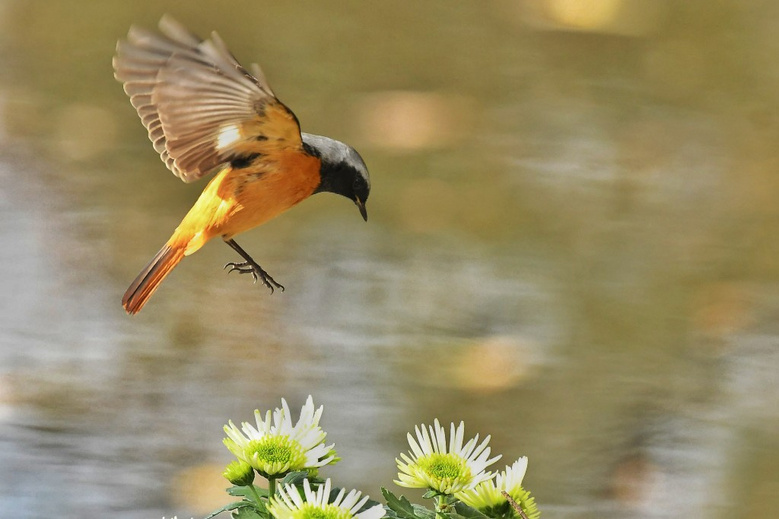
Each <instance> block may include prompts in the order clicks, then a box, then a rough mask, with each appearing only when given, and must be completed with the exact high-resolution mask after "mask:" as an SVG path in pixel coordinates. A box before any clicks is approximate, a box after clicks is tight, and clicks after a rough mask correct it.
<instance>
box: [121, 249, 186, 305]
mask: <svg viewBox="0 0 779 519" xmlns="http://www.w3.org/2000/svg"><path fill="white" fill-rule="evenodd" d="M184 251H185V249H184V248H183V247H176V246H175V245H174V246H171V245H170V243H166V244H165V246H164V247H162V248H161V249H160V251H159V252H158V253H157V255H156V256H154V257H153V258H152V260H151V261H150V262H149V264H148V265H146V267H145V268H144V269H143V270H142V271H141V273H140V274H138V277H136V278H135V281H133V282H132V284H131V285H130V288H128V289H127V292H125V293H124V297H122V306H123V307H124V309H125V311H126V312H127V313H128V314H137V313H138V312H140V311H141V308H143V305H145V304H146V301H148V300H149V298H150V297H151V296H152V294H153V293H154V291H155V290H157V287H158V286H159V284H160V283H162V280H163V279H165V277H166V276H167V275H168V274H170V271H171V270H173V268H174V267H175V266H176V265H178V264H179V262H180V261H181V260H182V259H183V258H184Z"/></svg>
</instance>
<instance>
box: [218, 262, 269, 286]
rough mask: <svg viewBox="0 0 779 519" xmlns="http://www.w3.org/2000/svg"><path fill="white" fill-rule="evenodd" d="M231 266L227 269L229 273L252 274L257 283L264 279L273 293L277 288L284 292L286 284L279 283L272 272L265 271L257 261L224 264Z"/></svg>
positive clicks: (264, 282)
mask: <svg viewBox="0 0 779 519" xmlns="http://www.w3.org/2000/svg"><path fill="white" fill-rule="evenodd" d="M228 267H230V270H228V271H227V273H228V274H229V273H230V272H233V271H235V272H238V273H239V274H251V275H252V277H253V278H254V282H255V283H256V282H257V281H258V280H260V281H262V284H263V285H265V286H266V287H268V288H270V293H271V294H272V293H273V292H274V290H276V289H277V288H278V289H279V290H281V291H282V292H284V285H282V284H281V283H277V282H276V280H275V279H273V278H272V277H271V275H270V274H268V273H267V272H265V271H264V270H263V269H262V267H260V266H259V265H258V264H257V263H254V262H250V261H242V262H241V263H235V262H232V261H231V262H230V263H228V264H227V265H225V266H224V268H228Z"/></svg>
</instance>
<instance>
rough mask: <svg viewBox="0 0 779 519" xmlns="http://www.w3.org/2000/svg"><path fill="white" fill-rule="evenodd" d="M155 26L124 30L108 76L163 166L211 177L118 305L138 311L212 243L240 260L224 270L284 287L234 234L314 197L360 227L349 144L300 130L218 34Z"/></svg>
mask: <svg viewBox="0 0 779 519" xmlns="http://www.w3.org/2000/svg"><path fill="white" fill-rule="evenodd" d="M159 29H160V32H159V33H158V32H152V31H149V30H145V29H142V28H138V27H131V28H130V31H129V33H128V35H127V39H126V40H123V41H120V42H119V43H118V44H117V47H116V56H115V57H114V59H113V66H114V72H115V74H114V75H115V77H116V79H117V80H119V81H120V82H122V83H123V84H124V91H125V92H126V93H127V95H128V96H130V102H131V103H132V105H133V107H135V109H136V110H137V112H138V115H139V117H140V118H141V121H142V122H143V125H144V126H145V127H146V129H147V130H148V133H149V139H151V141H152V143H153V144H154V149H155V150H156V151H157V153H159V154H160V158H161V159H162V161H163V162H164V163H165V165H166V166H167V167H168V169H170V170H171V171H172V172H173V174H175V175H176V176H177V177H179V178H180V179H181V180H183V181H184V182H194V181H195V180H198V179H200V178H201V177H203V176H206V175H214V176H213V178H212V179H211V181H210V182H209V183H208V185H207V186H206V188H205V189H204V190H203V193H202V194H201V195H200V197H199V198H198V200H197V201H196V202H195V204H194V206H193V207H192V209H190V211H189V212H188V213H187V215H186V216H185V217H184V219H183V220H182V221H181V224H180V225H179V226H178V227H177V228H176V230H175V231H173V235H172V236H171V237H170V239H169V240H168V241H167V243H165V245H163V247H162V248H161V249H160V250H159V252H158V253H157V254H156V256H154V258H152V260H151V261H150V262H149V264H148V265H146V267H145V268H144V269H143V270H142V271H141V273H140V274H138V277H136V278H135V281H133V282H132V284H131V285H130V287H129V288H128V289H127V292H125V294H124V297H123V298H122V306H123V307H124V309H125V310H126V311H127V313H129V314H135V313H137V312H139V311H140V310H141V308H143V306H144V305H145V304H146V302H147V301H148V300H149V298H150V297H151V296H152V294H153V293H154V291H155V290H156V289H157V287H158V286H159V285H160V283H161V282H162V281H163V280H164V279H165V277H166V276H167V275H168V274H169V273H170V272H171V270H173V268H174V267H175V266H176V265H178V263H179V262H180V261H181V260H182V259H183V258H184V257H185V256H189V255H190V254H192V253H194V252H196V251H197V250H198V249H200V248H201V247H202V246H203V245H204V244H205V243H206V242H207V241H208V240H210V239H211V238H214V237H217V236H218V237H221V238H222V239H223V240H224V242H225V243H227V244H228V245H229V246H230V247H232V248H233V249H234V250H235V251H236V252H237V253H238V254H239V255H240V256H241V258H242V261H236V262H231V263H228V264H227V265H225V268H229V269H230V270H229V272H233V271H236V272H239V273H241V274H251V275H252V277H253V278H254V281H255V282H256V281H257V280H260V281H261V282H262V283H263V284H264V285H265V286H267V287H268V288H270V290H271V292H273V290H274V289H280V290H284V287H283V286H282V285H281V284H279V283H277V282H276V281H275V280H274V279H273V278H272V277H271V276H270V275H269V274H268V273H267V272H266V271H265V270H263V269H262V267H260V265H259V264H258V263H257V262H256V261H255V260H254V259H253V258H252V257H251V256H250V255H249V254H248V253H247V252H246V251H245V250H243V249H242V248H241V247H240V246H239V245H238V244H237V243H236V242H235V239H234V236H235V235H237V234H238V233H241V232H243V231H246V230H249V229H251V228H253V227H257V226H258V225H262V224H263V223H265V222H267V221H268V220H270V219H271V218H274V217H275V216H277V215H279V214H281V213H282V212H284V211H286V210H287V209H289V208H290V207H292V206H294V205H295V204H297V203H299V202H301V201H303V200H305V199H306V198H308V197H309V196H311V195H313V194H314V193H321V192H330V193H336V194H339V195H343V196H345V197H346V198H349V199H350V200H352V201H353V202H354V203H355V204H356V205H357V208H358V209H359V211H360V214H361V215H362V217H363V219H365V220H366V221H367V219H368V215H367V212H366V209H365V203H366V201H367V200H368V195H369V194H370V189H371V183H370V177H369V175H368V168H367V166H366V165H365V162H364V161H363V159H362V158H361V157H360V155H359V153H357V151H355V149H354V148H352V147H351V146H349V145H347V144H344V143H343V142H340V141H337V140H335V139H331V138H329V137H323V136H321V135H312V134H309V133H302V132H301V131H300V124H299V123H298V119H297V117H295V114H293V113H292V111H290V109H289V108H287V107H286V106H285V105H284V104H283V103H282V102H281V101H279V100H278V99H277V98H276V96H275V95H274V93H273V91H272V90H271V88H270V86H269V85H268V82H267V81H266V79H265V76H264V75H263V73H262V70H261V69H260V67H259V66H257V65H252V66H251V67H250V69H251V72H250V71H249V70H247V69H245V68H244V67H243V66H241V64H240V63H238V61H237V60H236V59H235V57H234V56H233V55H232V54H231V53H230V51H229V50H228V49H227V46H226V45H225V43H224V42H223V41H222V39H221V38H220V37H219V35H218V34H217V33H216V32H213V33H212V34H211V37H210V38H209V39H206V40H202V39H200V38H198V37H197V36H196V35H194V34H192V33H191V32H190V31H189V30H187V29H186V28H185V27H184V26H183V25H181V24H180V23H178V22H176V21H175V20H173V19H172V18H171V17H169V16H163V18H162V19H161V20H160V23H159Z"/></svg>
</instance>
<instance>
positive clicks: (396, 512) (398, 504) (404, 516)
mask: <svg viewBox="0 0 779 519" xmlns="http://www.w3.org/2000/svg"><path fill="white" fill-rule="evenodd" d="M381 493H382V495H383V496H384V499H385V500H386V501H387V506H386V507H385V509H388V511H387V515H389V517H391V518H393V519H435V517H436V513H435V512H434V511H432V510H429V509H427V508H425V507H424V506H420V505H412V504H411V502H410V501H409V500H408V499H406V498H405V497H403V496H400V497H397V496H396V495H395V494H393V493H392V492H390V491H389V490H387V489H386V488H384V487H382V489H381Z"/></svg>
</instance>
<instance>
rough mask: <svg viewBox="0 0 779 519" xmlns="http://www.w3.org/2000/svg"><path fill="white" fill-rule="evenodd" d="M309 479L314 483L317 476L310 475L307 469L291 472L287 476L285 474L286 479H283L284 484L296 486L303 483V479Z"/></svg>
mask: <svg viewBox="0 0 779 519" xmlns="http://www.w3.org/2000/svg"><path fill="white" fill-rule="evenodd" d="M304 479H308V480H309V483H314V481H316V478H310V477H308V471H306V470H300V471H297V472H290V473H289V474H287V475H286V476H284V479H282V480H281V484H282V485H295V486H296V487H298V486H302V485H303V480H304Z"/></svg>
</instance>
